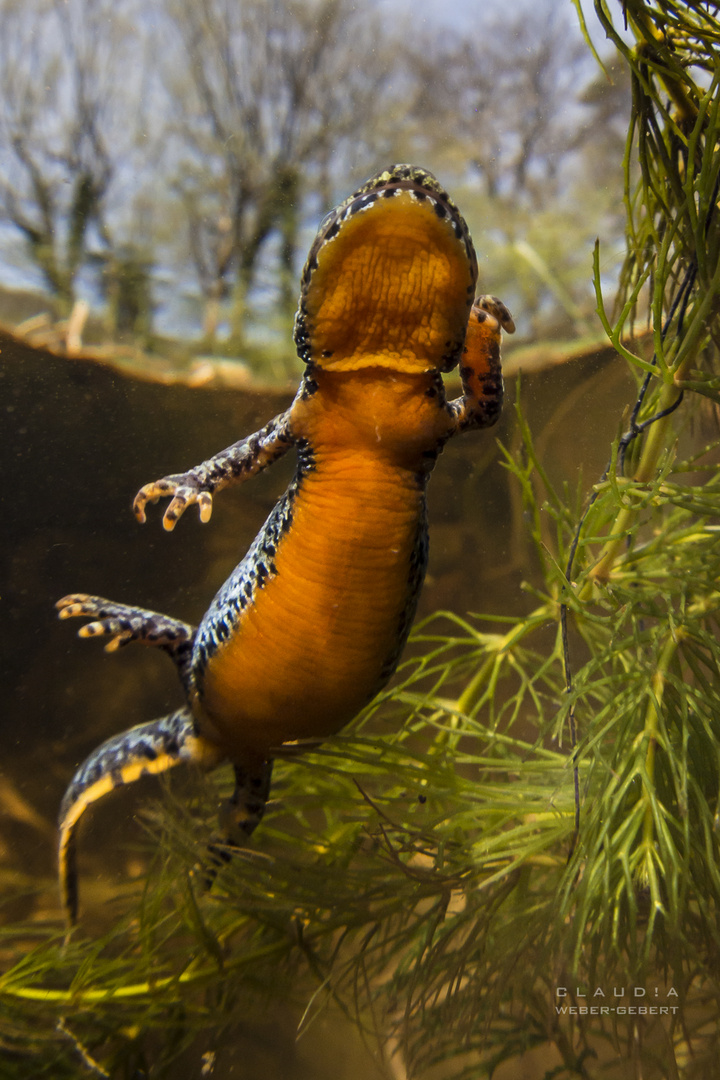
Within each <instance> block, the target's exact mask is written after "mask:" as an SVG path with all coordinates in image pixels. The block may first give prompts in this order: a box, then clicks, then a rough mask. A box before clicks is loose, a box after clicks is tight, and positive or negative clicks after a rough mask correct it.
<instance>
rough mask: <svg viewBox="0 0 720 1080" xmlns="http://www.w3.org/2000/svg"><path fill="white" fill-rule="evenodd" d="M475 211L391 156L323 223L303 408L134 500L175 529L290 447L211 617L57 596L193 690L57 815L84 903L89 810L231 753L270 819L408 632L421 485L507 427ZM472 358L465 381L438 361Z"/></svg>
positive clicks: (246, 826)
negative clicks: (447, 456)
mask: <svg viewBox="0 0 720 1080" xmlns="http://www.w3.org/2000/svg"><path fill="white" fill-rule="evenodd" d="M476 280H477V260H476V256H475V251H474V248H473V244H472V240H471V238H470V234H469V232H468V229H467V226H466V224H465V221H464V220H463V218H462V216H461V214H460V212H459V211H458V209H457V207H456V206H455V204H454V202H453V201H452V199H451V198H450V196H449V195H448V194H447V192H446V191H445V190H444V189H443V188H442V186H441V185H440V184H439V183H438V181H437V180H436V179H435V177H434V176H432V175H431V174H430V173H428V172H426V171H424V170H423V169H419V168H416V167H414V166H411V165H395V166H393V167H392V168H390V169H387V170H385V171H384V172H381V173H380V174H378V175H377V176H375V177H373V178H372V179H371V180H368V181H367V183H365V184H363V186H362V187H361V188H359V189H358V190H357V191H356V192H355V193H354V194H353V195H351V196H350V197H349V198H348V199H346V200H345V201H344V202H343V203H341V204H340V206H338V207H337V209H335V210H333V211H332V212H331V213H330V214H328V215H327V217H326V218H325V219H324V220H323V222H322V223H321V225H320V229H319V232H318V234H317V237H316V239H315V241H314V243H313V245H312V247H311V249H310V254H309V256H308V259H307V262H306V264H305V268H304V270H303V274H302V282H301V294H300V303H299V308H298V312H297V316H296V319H295V343H296V346H297V350H298V353H299V356H300V358H301V359H302V360H303V361H304V363H305V365H306V367H305V373H304V376H303V379H302V382H301V384H300V388H299V390H298V392H297V395H296V397H295V399H294V401H293V403H292V405H291V406H290V408H289V409H288V410H287V411H286V412H284V413H281V414H280V415H279V416H276V417H275V419H274V420H271V421H270V422H269V423H268V424H267V425H266V426H265V427H263V428H262V429H261V430H260V431H257V432H256V433H255V434H254V435H250V436H248V437H247V438H245V439H242V440H241V441H240V442H237V443H234V444H233V445H232V446H230V447H228V449H227V450H223V451H222V452H221V453H219V454H217V455H216V456H215V457H212V458H210V459H209V460H207V461H205V462H203V463H202V464H201V465H198V466H197V467H196V468H193V469H190V470H189V471H188V472H186V473H181V474H178V475H173V476H166V477H164V478H163V479H162V480H157V481H155V482H154V483H151V484H147V485H146V486H145V487H143V488H142V489H141V490H140V492H139V493H138V495H137V496H136V498H135V502H134V510H135V514H136V516H137V518H138V520H139V521H140V522H144V521H145V509H146V506H147V504H148V503H155V502H157V501H158V500H159V499H161V498H165V497H168V498H170V500H171V501H170V503H169V505H168V507H167V509H166V510H165V514H164V517H163V525H164V527H165V529H166V530H168V531H171V530H172V529H173V528H174V527H175V524H176V522H177V520H178V518H180V516H181V515H182V514H183V513H184V512H185V510H186V509H187V508H188V507H189V506H190V505H191V504H193V503H195V504H196V505H197V507H198V511H199V514H200V519H201V520H202V521H203V522H207V521H208V520H209V518H210V514H211V511H212V506H213V503H212V498H213V495H214V494H215V493H216V492H218V491H220V490H221V489H222V488H225V487H228V486H229V485H231V484H237V483H241V482H242V481H244V480H247V479H248V478H249V477H251V476H254V475H255V474H256V473H258V472H260V471H261V470H262V469H264V468H266V467H267V466H268V465H271V464H272V463H273V462H274V461H276V460H277V459H278V458H280V457H281V456H282V455H283V454H285V453H286V452H287V451H288V450H290V449H291V448H293V449H294V450H295V452H296V456H297V468H296V472H295V476H294V479H293V480H292V482H291V484H290V486H289V487H288V489H287V491H286V492H285V494H284V495H283V496H282V498H281V499H280V500H279V502H278V503H277V505H276V506H275V508H274V509H273V511H272V512H271V514H270V516H269V518H268V520H267V521H266V522H265V524H264V526H263V527H262V529H261V530H260V533H259V534H258V536H257V538H256V539H255V541H254V542H253V544H252V545H251V547H250V550H249V551H248V553H247V554H246V555H245V557H244V558H243V559H242V561H241V562H240V563H239V565H238V566H237V568H236V569H235V570H234V571H233V573H232V574H231V575H230V577H229V578H228V580H227V581H226V582H225V584H224V585H223V586H222V588H221V589H220V591H219V592H218V594H217V596H216V597H215V599H214V600H213V601H212V603H211V604H210V607H209V608H208V611H207V613H206V614H205V616H204V617H203V619H202V621H201V622H200V625H199V626H198V627H193V626H190V625H188V624H187V623H184V622H180V621H179V620H177V619H173V618H170V617H168V616H166V615H159V614H156V613H155V612H152V611H146V610H144V609H143V608H136V607H130V606H126V605H125V604H116V603H113V602H111V601H109V600H104V599H103V598H101V597H97V596H88V595H85V594H74V595H71V596H66V597H64V598H63V599H62V600H60V601H59V602H58V604H57V607H58V609H59V611H60V618H63V619H66V618H70V617H73V616H78V615H82V616H89V617H91V619H92V621H91V622H89V623H88V624H87V625H85V626H83V627H82V628H81V630H80V631H79V633H80V636H81V637H105V638H109V641H108V642H107V644H106V646H105V647H106V649H107V650H109V651H113V650H115V649H117V648H118V647H120V646H123V645H127V644H128V643H129V642H131V641H139V642H141V643H142V644H145V645H154V646H156V647H158V648H159V649H162V650H163V651H164V652H166V653H167V654H168V655H169V656H170V657H171V659H172V660H173V661H174V662H175V664H176V666H177V669H178V672H179V675H180V680H181V682H182V685H183V689H184V692H185V699H186V703H185V705H184V706H183V707H182V708H180V709H178V710H177V711H176V712H173V713H171V714H170V715H169V716H166V717H163V718H162V719H160V720H155V721H153V722H152V723H145V724H140V725H139V726H137V727H134V728H131V729H130V730H129V731H126V732H123V733H122V734H120V735H117V736H115V737H113V738H111V739H108V740H107V742H105V743H103V744H102V746H100V747H99V748H98V749H97V750H96V751H95V752H94V753H93V754H91V755H90V757H89V758H88V759H87V760H86V761H85V762H84V763H83V764H82V765H81V766H80V768H79V769H78V771H77V772H76V774H75V776H74V777H73V780H72V782H71V783H70V786H69V788H68V790H67V792H66V794H65V797H64V799H63V803H62V807H61V810H60V845H59V868H60V881H61V889H62V895H63V902H64V905H65V908H66V911H67V914H68V917H69V919H70V920H71V921H72V920H74V919H75V917H76V913H77V883H76V867H75V834H76V829H77V825H78V821H79V819H80V817H81V816H82V814H83V812H84V811H85V809H86V808H87V807H88V806H89V805H90V804H91V803H93V802H95V801H96V800H97V799H99V798H100V797H101V796H103V795H104V794H106V792H109V791H111V790H113V789H114V788H116V787H119V786H120V785H122V784H127V783H130V782H132V781H133V780H136V779H137V778H138V777H139V776H141V775H143V774H145V773H160V772H163V771H165V770H166V769H170V768H172V767H173V766H174V765H176V764H178V763H179V762H181V761H193V762H197V763H199V764H200V765H201V766H202V767H204V768H213V767H214V766H216V765H218V764H219V763H220V762H222V761H226V760H229V761H230V762H232V764H233V766H234V769H235V777H236V786H235V791H234V794H233V796H232V799H231V805H230V811H229V814H228V820H227V826H228V837H229V841H230V842H237V839H238V837H242V836H248V835H249V834H250V833H251V832H252V831H253V829H254V828H255V826H256V825H257V824H258V822H259V821H260V819H261V817H262V814H263V809H264V806H265V802H266V799H267V797H268V791H269V786H270V773H271V768H272V759H273V755H274V753H275V752H276V750H277V748H278V747H280V746H282V745H283V744H286V743H290V742H294V741H296V740H305V739H317V738H324V737H326V736H328V735H331V734H333V733H334V732H337V731H338V730H339V729H340V728H342V727H343V725H345V724H347V722H348V721H349V720H351V719H352V718H353V717H354V716H355V715H356V714H357V713H358V712H359V711H360V710H361V709H362V708H363V707H364V706H365V705H367V704H368V702H370V701H371V700H372V698H373V697H374V696H375V695H376V694H377V693H378V691H379V690H380V689H381V687H383V686H384V685H385V683H386V682H387V681H388V679H389V678H390V676H391V675H392V673H393V671H394V670H395V667H396V665H397V662H398V658H399V656H400V653H401V651H402V649H403V646H404V644H405V641H406V639H407V636H408V632H409V630H410V625H411V623H412V620H413V615H414V613H415V608H416V605H417V599H418V593H419V591H420V587H421V584H422V581H423V576H424V573H425V567H426V563H427V521H426V502H425V489H426V485H427V480H428V477H429V476H430V473H431V471H432V469H433V466H434V465H435V461H436V459H437V457H438V455H439V453H440V451H441V450H442V448H443V446H444V445H445V443H446V442H447V441H448V439H450V438H451V437H452V436H453V435H456V434H458V433H461V432H463V431H469V430H471V429H474V428H481V427H487V426H489V425H491V424H494V423H495V421H496V420H497V418H498V415H499V413H500V408H501V405H502V376H501V370H500V339H501V328H502V329H504V330H506V331H508V332H512V331H513V330H514V326H513V322H512V319H511V317H510V315H509V313H508V311H507V309H506V308H505V307H504V305H503V304H502V303H500V301H499V300H497V299H495V298H494V297H491V296H481V297H479V298H478V299H474V297H475V286H476ZM458 364H459V367H460V377H461V380H462V396H461V397H459V398H456V399H455V400H453V401H448V400H447V399H446V397H445V390H444V385H443V380H442V373H443V372H449V371H451V370H452V369H453V368H455V367H456V366H457V365H458Z"/></svg>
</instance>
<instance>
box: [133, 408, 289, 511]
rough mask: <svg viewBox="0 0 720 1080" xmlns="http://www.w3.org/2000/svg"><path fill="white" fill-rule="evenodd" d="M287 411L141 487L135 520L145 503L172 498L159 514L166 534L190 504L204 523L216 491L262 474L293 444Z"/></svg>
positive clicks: (135, 507) (135, 508)
mask: <svg viewBox="0 0 720 1080" xmlns="http://www.w3.org/2000/svg"><path fill="white" fill-rule="evenodd" d="M290 411H291V410H290V409H287V410H286V411H285V412H284V413H280V414H279V415H278V416H276V417H275V418H274V419H273V420H271V421H270V422H269V423H268V424H266V425H265V427H262V428H260V430H259V431H256V432H255V434H254V435H250V436H248V438H246V439H241V440H240V441H239V442H236V443H233V445H232V446H228V447H227V449H226V450H221V451H220V453H219V454H215V456H214V457H211V458H208V460H207V461H203V463H202V464H201V465H197V466H196V467H195V468H194V469H189V470H188V472H185V473H173V474H172V475H171V476H164V477H163V478H162V479H161V480H155V481H153V482H152V483H150V484H145V486H144V487H142V488H141V489H140V491H139V492H138V493H137V495H136V496H135V500H134V502H133V510H134V512H135V517H136V518H137V519H138V521H139V522H140V523H141V524H142V523H144V522H145V507H146V506H147V504H148V503H149V502H150V503H156V502H157V501H158V499H163V498H168V497H172V502H171V503H170V505H169V506H168V508H167V510H166V511H165V513H164V515H163V528H164V529H166V531H167V532H172V530H173V529H174V528H175V524H176V522H177V521H178V519H179V518H180V517H182V515H183V514H184V513H185V511H186V510H187V508H188V506H191V505H192V504H193V503H196V504H197V507H198V510H199V511H200V520H201V521H202V522H203V523H205V522H208V521H209V520H210V515H211V514H212V497H213V494H214V493H215V492H216V491H222V489H223V488H225V487H228V486H229V485H231V484H237V483H242V481H243V480H247V479H248V478H249V477H251V476H255V475H256V474H257V473H259V472H262V470H263V469H265V468H267V466H268V465H272V463H273V462H274V461H277V460H278V459H279V458H281V457H282V456H283V454H285V453H287V451H288V450H289V449H290V447H291V446H292V445H293V441H294V440H293V437H292V434H291V431H290Z"/></svg>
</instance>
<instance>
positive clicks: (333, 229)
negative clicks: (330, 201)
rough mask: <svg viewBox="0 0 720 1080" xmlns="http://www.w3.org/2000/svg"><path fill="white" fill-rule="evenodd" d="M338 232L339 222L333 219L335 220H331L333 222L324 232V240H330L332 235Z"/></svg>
mask: <svg viewBox="0 0 720 1080" xmlns="http://www.w3.org/2000/svg"><path fill="white" fill-rule="evenodd" d="M339 232H340V222H339V221H337V220H335V221H333V223H332V225H331V226H330V228H329V229H328V231H327V232H326V233H325V237H324V239H325V240H332V239H333V237H335V236H337V234H338V233H339Z"/></svg>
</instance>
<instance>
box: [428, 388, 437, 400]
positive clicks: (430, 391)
mask: <svg viewBox="0 0 720 1080" xmlns="http://www.w3.org/2000/svg"><path fill="white" fill-rule="evenodd" d="M425 397H429V398H434V397H437V390H436V389H435V387H434V386H428V388H427V390H426V391H425Z"/></svg>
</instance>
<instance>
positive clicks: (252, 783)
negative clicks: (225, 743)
mask: <svg viewBox="0 0 720 1080" xmlns="http://www.w3.org/2000/svg"><path fill="white" fill-rule="evenodd" d="M272 767H273V763H272V761H264V762H262V763H260V764H259V765H256V766H255V767H254V768H250V767H247V768H245V767H243V766H241V765H235V766H234V768H235V790H234V791H233V793H232V795H231V796H230V798H229V799H228V801H227V803H226V804H225V806H224V807H223V808H222V809H221V811H220V827H221V829H222V831H223V834H224V835H223V839H222V841H219V842H218V843H213V844H211V845H210V849H209V850H210V855H211V856H212V859H213V862H214V863H215V868H214V870H211V872H210V874H209V875H208V878H207V881H208V884H210V883H211V882H212V880H213V878H214V877H215V873H216V872H217V870H218V869H219V866H220V864H222V863H227V862H229V861H230V859H231V858H232V849H233V848H240V847H242V846H243V842H244V841H245V840H247V839H248V838H249V837H250V836H252V834H253V833H254V832H255V829H256V828H257V827H258V825H259V824H260V822H261V821H262V818H263V814H264V813H265V807H266V806H267V801H268V797H269V795H270V783H271V780H272Z"/></svg>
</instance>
